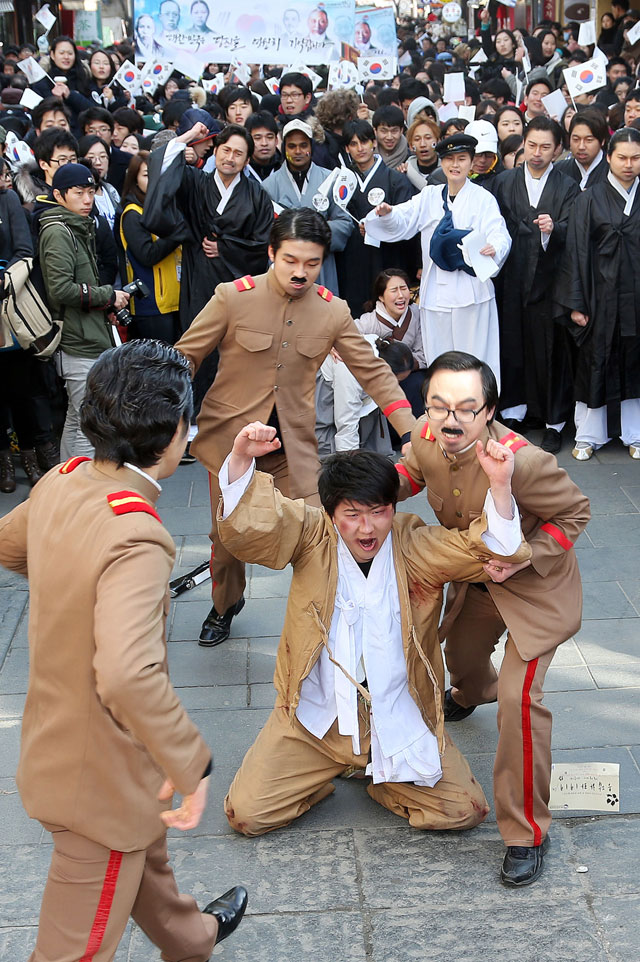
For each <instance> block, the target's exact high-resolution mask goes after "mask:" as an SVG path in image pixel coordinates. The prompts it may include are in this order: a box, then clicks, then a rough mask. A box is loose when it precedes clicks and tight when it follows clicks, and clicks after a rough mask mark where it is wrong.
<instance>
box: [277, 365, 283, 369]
mask: <svg viewBox="0 0 640 962" xmlns="http://www.w3.org/2000/svg"><path fill="white" fill-rule="evenodd" d="M276 367H277V368H278V370H280V368H281V367H284V364H276Z"/></svg>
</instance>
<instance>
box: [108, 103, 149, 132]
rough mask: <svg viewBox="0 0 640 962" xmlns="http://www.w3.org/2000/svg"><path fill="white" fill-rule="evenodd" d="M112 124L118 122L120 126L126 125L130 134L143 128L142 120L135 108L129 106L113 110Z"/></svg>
mask: <svg viewBox="0 0 640 962" xmlns="http://www.w3.org/2000/svg"><path fill="white" fill-rule="evenodd" d="M111 116H112V117H113V122H114V124H120V126H121V127H126V128H127V130H128V131H129V133H130V134H137V133H138V131H141V130H144V120H143V119H142V117H141V116H140V114H139V113H138V112H137V111H136V110H132V109H131V107H118V109H117V110H114V111H113V113H112V115H111Z"/></svg>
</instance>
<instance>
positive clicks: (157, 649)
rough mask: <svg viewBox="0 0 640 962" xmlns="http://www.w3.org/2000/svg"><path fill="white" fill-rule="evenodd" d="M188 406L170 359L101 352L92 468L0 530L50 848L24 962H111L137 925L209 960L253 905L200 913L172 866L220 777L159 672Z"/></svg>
mask: <svg viewBox="0 0 640 962" xmlns="http://www.w3.org/2000/svg"><path fill="white" fill-rule="evenodd" d="M191 409H192V401H191V384H190V378H189V371H188V366H187V364H186V363H185V361H184V358H183V357H182V355H180V354H179V353H178V352H177V351H175V350H174V349H173V348H170V347H167V346H165V345H164V344H160V343H159V342H157V341H133V342H131V343H129V344H126V345H125V346H123V347H121V348H116V349H112V350H110V351H107V352H105V353H104V354H103V355H102V356H101V357H100V358H99V359H98V361H96V363H95V364H94V366H93V367H92V369H91V372H90V373H89V377H88V381H87V392H86V395H85V399H84V402H83V407H82V430H83V431H84V432H85V433H86V435H87V437H88V438H89V440H90V441H91V443H92V444H93V445H94V446H95V451H96V457H95V460H93V461H92V460H89V459H88V458H72V459H71V460H70V461H67V462H66V463H65V464H63V465H62V466H60V467H59V468H54V469H53V470H51V471H50V472H49V473H48V474H47V475H46V476H45V477H44V478H43V479H42V480H41V481H40V482H39V483H38V486H37V488H34V490H33V492H32V494H33V496H32V497H30V498H29V500H28V501H25V502H24V503H23V504H21V505H19V506H18V507H17V508H15V509H14V510H13V511H12V512H11V513H10V514H8V515H7V516H6V517H5V518H3V519H2V520H0V564H1V565H3V566H4V567H6V568H10V569H11V570H13V571H18V572H21V573H22V574H25V575H26V574H27V573H28V577H29V586H30V608H31V610H30V619H29V662H30V671H29V690H28V692H27V700H26V704H25V709H24V718H23V725H22V743H21V751H20V763H19V768H18V774H17V783H18V788H19V791H20V795H21V798H22V801H23V804H24V806H25V809H26V810H27V813H28V814H29V815H30V816H31V817H32V818H37V819H39V821H41V822H42V824H43V825H44V826H45V828H46V829H47V830H48V831H50V832H51V834H52V836H53V854H52V858H51V867H50V870H49V877H48V880H47V884H46V888H45V892H44V897H43V901H42V908H41V912H40V925H39V928H38V938H37V942H36V947H35V950H34V952H33V953H32V955H31V956H30V962H66V960H71V959H73V960H78V959H81V960H82V962H110V960H111V959H113V956H114V954H115V951H116V949H117V946H118V943H119V941H120V938H121V936H122V933H123V932H124V929H125V926H126V924H127V921H128V919H129V916H130V915H131V916H132V917H133V919H134V920H135V921H136V923H137V924H138V925H139V926H140V928H141V929H142V930H143V931H144V932H145V933H146V935H147V936H148V937H149V938H150V939H151V940H152V941H153V942H154V943H155V944H156V945H157V946H158V947H159V948H160V949H161V950H162V958H163V959H164V960H166V962H206V960H207V959H208V958H209V956H210V954H211V952H212V951H213V946H214V944H216V942H219V941H221V940H222V939H224V938H226V937H227V936H228V935H230V934H231V932H232V931H233V930H234V929H235V928H236V926H237V925H238V923H239V922H240V919H241V918H242V915H243V913H244V909H245V907H246V902H247V893H246V891H245V889H244V888H242V886H237V887H236V888H233V889H231V890H230V891H229V892H226V893H225V895H223V896H221V897H220V898H219V899H217V900H215V901H214V902H211V903H210V904H209V905H207V907H206V908H205V909H204V910H203V911H202V912H201V911H200V910H199V909H198V906H197V905H196V902H195V900H194V899H193V898H191V897H190V896H186V895H180V894H179V892H178V888H177V886H176V881H175V878H174V876H173V872H172V871H171V869H170V867H169V865H168V855H167V842H166V828H167V826H171V827H175V828H179V829H184V830H186V829H190V828H194V827H195V826H196V825H197V824H198V822H199V820H200V817H201V815H202V812H203V810H204V806H205V802H206V796H207V784H208V781H209V773H210V771H211V752H210V751H209V748H208V747H207V745H206V744H205V742H204V741H203V739H202V737H201V735H200V734H199V732H198V730H197V728H196V727H195V725H194V724H193V723H192V722H191V720H190V719H189V717H188V716H187V714H186V712H185V711H184V709H183V707H182V705H181V704H180V701H179V700H178V697H177V695H176V693H175V691H174V690H173V688H172V686H171V683H170V681H169V676H168V673H167V651H166V642H165V635H164V631H165V617H166V613H167V611H168V579H169V575H170V573H171V568H172V565H173V561H174V557H175V547H174V544H173V541H172V539H171V536H170V535H169V533H168V532H167V531H165V529H164V528H163V526H162V522H161V520H160V517H159V516H158V514H157V513H156V511H155V508H154V503H155V501H156V500H157V498H158V494H159V492H160V485H159V484H158V479H160V478H164V477H168V476H169V475H170V474H172V473H173V471H174V470H175V468H176V466H177V465H178V463H179V461H180V457H181V456H182V453H183V452H184V449H185V445H186V440H187V431H188V425H189V418H190V415H191ZM174 792H179V793H180V794H181V795H182V796H183V798H182V804H181V806H180V807H179V808H178V809H176V810H173V811H172V810H171V808H170V805H171V799H172V796H173V793H174Z"/></svg>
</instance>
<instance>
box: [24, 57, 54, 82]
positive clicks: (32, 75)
mask: <svg viewBox="0 0 640 962" xmlns="http://www.w3.org/2000/svg"><path fill="white" fill-rule="evenodd" d="M18 67H19V68H20V70H22V72H23V74H24V75H25V76H26V78H27V80H28V81H29V83H30V84H35V83H37V82H38V81H39V80H44V78H45V77H48V75H47V74H46V73H45V72H44V70H43V69H42V67H41V66H40V64H39V63H38V61H37V60H36V59H35V57H26V58H25V59H24V60H19V61H18ZM48 79H49V80H51V77H48ZM51 83H53V80H51Z"/></svg>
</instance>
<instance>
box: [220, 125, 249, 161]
mask: <svg viewBox="0 0 640 962" xmlns="http://www.w3.org/2000/svg"><path fill="white" fill-rule="evenodd" d="M231 137H240V138H242V140H244V142H245V144H246V145H247V151H248V158H249V160H251V158H252V157H253V151H254V147H255V145H254V143H253V137H252V136H251V134H250V133H249V131H248V130H247V128H246V127H243V126H242V125H241V124H227V126H226V127H225V128H224V129H223V130H221V131H220V133H219V134H217V135H216V150H217V149H218V147H219V146H220V144H226V143H227V141H228V140H229V139H230V138H231Z"/></svg>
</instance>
